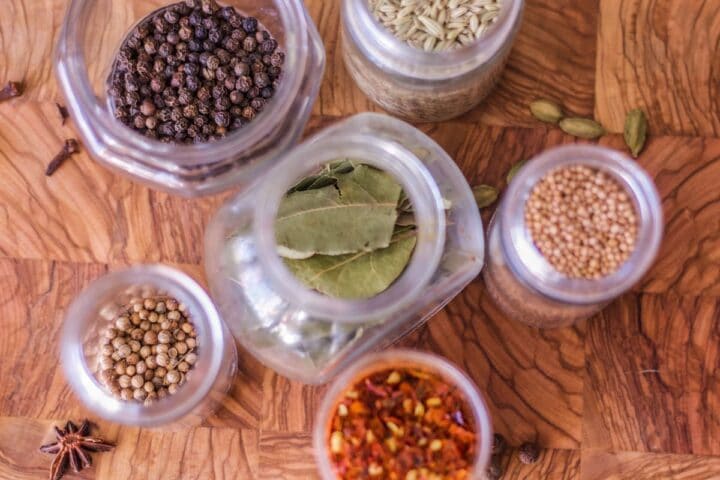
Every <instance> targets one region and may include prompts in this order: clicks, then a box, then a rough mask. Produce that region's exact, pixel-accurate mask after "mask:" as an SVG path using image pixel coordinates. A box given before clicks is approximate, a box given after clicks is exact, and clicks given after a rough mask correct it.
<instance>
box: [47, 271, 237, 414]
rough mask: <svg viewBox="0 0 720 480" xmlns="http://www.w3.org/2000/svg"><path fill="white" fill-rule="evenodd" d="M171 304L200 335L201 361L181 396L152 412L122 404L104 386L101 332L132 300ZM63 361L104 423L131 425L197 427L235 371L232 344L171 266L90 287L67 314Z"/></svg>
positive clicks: (113, 276) (200, 296) (203, 297)
mask: <svg viewBox="0 0 720 480" xmlns="http://www.w3.org/2000/svg"><path fill="white" fill-rule="evenodd" d="M167 296H169V297H172V298H175V299H176V300H177V301H178V302H180V303H182V304H184V305H185V306H186V308H187V312H189V315H190V320H191V321H192V323H193V324H194V326H195V331H196V332H197V337H196V338H197V343H198V346H197V356H198V360H197V363H196V364H195V366H194V368H193V369H192V370H190V372H188V374H187V381H186V382H185V383H184V384H182V385H181V386H180V387H179V388H178V390H177V393H175V394H174V395H168V396H167V397H165V398H163V399H158V400H156V401H155V402H153V403H151V404H150V405H147V406H145V405H143V404H141V403H139V402H135V401H123V400H120V399H119V398H117V397H115V396H113V395H112V394H111V393H110V392H109V391H108V390H107V388H106V387H105V386H103V385H102V383H101V381H100V380H99V378H98V376H99V373H100V372H99V355H100V335H101V332H102V331H103V330H104V329H105V328H106V327H107V326H108V325H109V324H110V322H111V321H112V320H114V319H115V318H116V317H117V315H118V313H120V312H121V311H122V309H123V308H127V306H128V305H130V302H131V300H132V299H133V298H153V297H157V298H162V297H167ZM61 342H62V343H61V361H62V365H63V369H64V372H65V376H66V378H67V380H68V382H69V384H70V386H71V387H72V389H73V391H74V392H75V394H76V395H77V396H78V397H79V398H80V400H81V401H82V402H83V403H84V404H85V405H86V406H87V407H88V408H89V409H90V410H92V411H93V412H94V413H95V414H97V415H99V416H100V417H102V418H104V419H106V420H109V421H112V422H116V423H123V424H127V425H135V426H141V427H155V426H161V425H167V424H172V423H175V424H178V425H183V426H190V425H197V424H199V423H200V422H201V420H202V419H203V418H205V417H207V416H208V415H209V414H210V413H211V412H212V411H213V410H215V408H216V407H217V406H218V405H219V404H220V402H221V401H222V399H223V397H224V396H225V394H226V393H227V391H228V390H229V388H230V385H231V382H232V379H233V377H234V375H235V371H236V370H237V350H236V348H235V341H234V340H233V338H232V335H231V334H230V332H229V331H228V329H227V327H226V326H225V325H224V324H223V323H222V321H221V320H220V317H219V315H218V313H217V310H216V309H215V306H214V305H213V303H212V301H211V300H210V297H208V295H207V293H206V292H205V291H204V290H203V289H202V287H201V286H200V285H198V283H197V282H195V281H194V280H193V279H192V278H190V277H189V276H187V275H185V274H184V273H182V272H180V271H178V270H175V269H173V268H170V267H166V266H147V265H145V266H137V267H133V268H130V269H127V270H124V271H120V272H114V273H110V274H108V275H105V276H103V277H101V278H99V279H97V280H95V281H94V282H92V283H91V284H90V285H89V286H88V287H87V288H86V289H85V290H84V291H83V292H82V293H81V294H80V295H79V296H78V297H77V298H76V299H75V300H74V301H73V302H72V304H71V305H70V307H69V308H68V310H67V312H66V313H65V321H64V325H63V332H62V340H61Z"/></svg>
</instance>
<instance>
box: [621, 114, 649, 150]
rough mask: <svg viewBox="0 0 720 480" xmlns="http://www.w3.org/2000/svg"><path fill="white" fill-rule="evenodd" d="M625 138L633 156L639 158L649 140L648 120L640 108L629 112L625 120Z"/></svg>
mask: <svg viewBox="0 0 720 480" xmlns="http://www.w3.org/2000/svg"><path fill="white" fill-rule="evenodd" d="M624 137H625V143H626V144H627V146H628V147H629V148H630V151H631V152H632V156H633V157H635V158H637V157H638V156H639V155H640V152H642V149H643V148H644V147H645V140H646V138H647V118H646V117H645V113H644V112H643V111H642V110H640V109H639V108H636V109H634V110H630V111H629V112H628V114H627V118H626V119H625V130H624Z"/></svg>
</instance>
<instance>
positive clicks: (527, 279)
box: [483, 145, 663, 328]
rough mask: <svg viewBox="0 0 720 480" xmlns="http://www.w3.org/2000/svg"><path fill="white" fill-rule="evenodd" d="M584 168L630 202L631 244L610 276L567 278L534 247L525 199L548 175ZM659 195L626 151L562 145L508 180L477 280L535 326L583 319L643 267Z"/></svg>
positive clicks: (654, 246) (652, 245)
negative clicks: (612, 184)
mask: <svg viewBox="0 0 720 480" xmlns="http://www.w3.org/2000/svg"><path fill="white" fill-rule="evenodd" d="M572 165H584V166H587V167H590V168H592V169H597V170H600V171H602V172H605V173H607V174H608V175H610V177H611V178H613V179H614V180H616V181H617V182H618V184H619V185H620V186H621V187H623V188H624V190H625V191H626V192H627V194H628V195H629V197H630V199H631V201H632V203H633V204H634V207H635V213H636V216H637V222H638V230H637V238H636V243H635V249H634V251H633V252H632V254H631V255H630V257H629V258H628V259H627V261H626V262H625V263H624V264H623V265H622V266H621V267H620V268H619V269H618V270H617V271H615V272H614V273H612V274H610V275H608V276H605V277H602V278H600V279H597V280H589V279H587V280H586V279H578V278H568V277H566V276H565V275H563V274H561V273H559V272H558V271H557V270H555V269H554V268H553V267H552V266H551V265H550V263H549V262H548V261H547V260H546V259H545V257H544V256H543V255H542V254H541V253H540V251H539V250H538V249H537V247H536V246H535V245H534V243H533V240H532V238H531V236H530V233H529V231H528V229H527V227H526V225H525V203H526V201H527V199H528V197H529V196H530V193H531V191H532V189H533V187H534V186H535V185H536V184H537V182H538V181H539V180H540V179H542V178H543V177H545V175H547V174H548V173H549V172H551V171H553V170H555V169H557V168H561V167H567V166H572ZM662 231H663V213H662V205H661V203H660V196H659V194H658V192H657V189H656V188H655V184H654V183H653V181H652V179H651V178H650V176H649V175H648V174H647V173H646V172H645V171H644V170H643V169H642V168H641V167H640V166H639V165H638V164H637V162H634V161H632V160H631V159H630V158H628V157H627V156H626V155H624V154H622V153H620V152H618V151H615V150H611V149H609V148H605V147H599V146H593V145H569V146H564V147H558V148H554V149H551V150H548V151H546V152H544V153H542V154H541V155H539V156H537V157H536V158H534V159H532V160H530V161H529V162H528V163H527V164H526V165H525V166H524V167H523V168H522V169H520V171H519V172H518V173H517V175H516V176H515V178H513V180H512V182H511V183H510V185H509V187H508V189H507V191H506V192H505V194H504V195H503V199H502V202H501V203H500V206H499V207H498V209H497V211H496V213H495V216H494V217H493V219H492V220H491V222H490V226H489V227H488V249H487V259H486V266H485V270H484V271H483V278H484V280H485V285H486V288H487V290H488V293H489V294H490V296H491V297H492V298H493V300H495V303H496V304H497V305H498V306H500V307H501V309H502V310H503V311H504V312H505V313H506V314H508V315H509V316H510V317H512V318H514V319H516V320H518V321H521V322H524V323H527V324H528V325H531V326H534V327H541V328H555V327H564V326H568V325H571V324H573V323H574V322H575V321H578V320H581V319H583V318H586V317H589V316H590V315H592V314H594V313H596V312H598V311H599V310H601V309H602V308H603V307H604V306H605V305H607V304H608V303H609V302H610V301H611V300H613V299H614V298H616V297H618V296H620V295H622V294H623V293H624V292H626V291H627V290H629V289H630V288H631V287H632V286H633V285H634V284H635V283H637V282H638V281H639V280H640V279H641V278H642V277H643V276H644V275H645V273H646V272H647V271H648V269H649V268H650V266H651V265H652V263H653V261H654V260H655V256H656V255H657V252H658V249H659V248H660V242H661V240H662Z"/></svg>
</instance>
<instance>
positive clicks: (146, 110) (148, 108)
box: [140, 98, 156, 117]
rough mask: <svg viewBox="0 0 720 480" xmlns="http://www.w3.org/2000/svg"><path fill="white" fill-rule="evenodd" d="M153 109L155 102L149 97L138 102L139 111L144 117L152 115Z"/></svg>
mask: <svg viewBox="0 0 720 480" xmlns="http://www.w3.org/2000/svg"><path fill="white" fill-rule="evenodd" d="M155 109H156V107H155V104H154V103H153V102H152V100H150V99H149V98H146V99H145V100H143V102H142V104H140V112H141V113H142V114H143V115H145V116H146V117H149V116H150V115H154V114H155Z"/></svg>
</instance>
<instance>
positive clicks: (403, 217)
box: [395, 213, 416, 227]
mask: <svg viewBox="0 0 720 480" xmlns="http://www.w3.org/2000/svg"><path fill="white" fill-rule="evenodd" d="M415 224H416V222H415V215H413V214H412V213H401V214H400V215H398V218H397V221H396V222H395V225H397V226H399V227H411V226H415Z"/></svg>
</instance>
